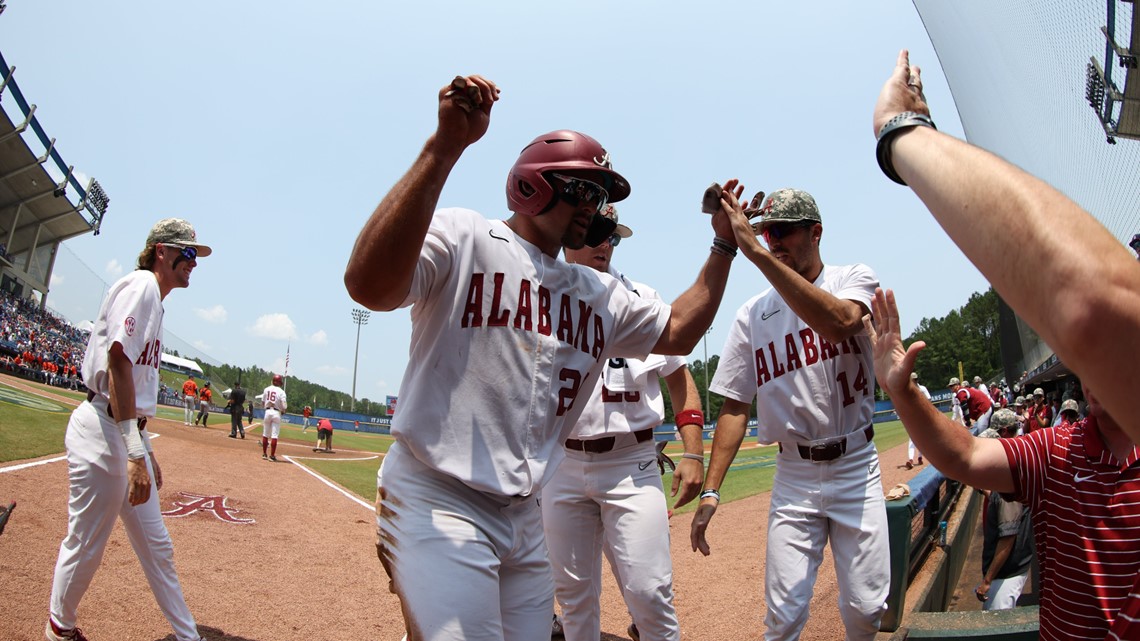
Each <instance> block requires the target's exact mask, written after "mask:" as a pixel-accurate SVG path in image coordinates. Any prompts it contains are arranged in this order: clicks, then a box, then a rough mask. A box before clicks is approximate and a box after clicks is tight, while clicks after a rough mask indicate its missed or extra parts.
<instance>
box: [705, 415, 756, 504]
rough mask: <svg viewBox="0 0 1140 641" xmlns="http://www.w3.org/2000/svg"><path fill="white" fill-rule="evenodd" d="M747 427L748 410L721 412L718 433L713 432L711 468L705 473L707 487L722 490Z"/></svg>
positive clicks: (717, 426) (710, 457) (717, 424)
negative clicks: (742, 411)
mask: <svg viewBox="0 0 1140 641" xmlns="http://www.w3.org/2000/svg"><path fill="white" fill-rule="evenodd" d="M745 407H748V406H745ZM747 426H748V414H747V409H746V410H745V413H738V412H737V411H735V410H733V411H732V412H731V413H729V412H724V411H722V412H721V414H720V418H718V419H717V423H716V431H715V432H713V442H712V454H711V455H710V456H709V468H708V471H707V472H706V473H705V487H707V488H711V489H720V486H721V484H722V483H724V477H725V476H726V475H727V474H728V467H729V466H730V465H732V461H733V459H735V458H736V453H737V452H738V451H740V444H741V443H742V442H744V432H745V429H746V428H747Z"/></svg>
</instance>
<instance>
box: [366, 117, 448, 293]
mask: <svg viewBox="0 0 1140 641" xmlns="http://www.w3.org/2000/svg"><path fill="white" fill-rule="evenodd" d="M462 152H463V149H462V148H457V147H456V146H455V145H445V144H437V138H436V137H435V136H432V138H431V139H429V140H428V142H427V144H426V145H424V148H423V150H422V151H421V152H420V155H419V157H418V158H416V160H415V162H414V163H413V164H412V167H411V169H409V170H408V172H407V173H406V174H404V176H403V177H402V178H401V179H400V181H399V182H397V183H396V185H395V186H393V187H392V189H391V190H390V191H389V192H388V194H387V195H386V196H384V199H383V200H382V201H380V204H379V205H378V206H377V207H376V210H375V211H374V212H373V213H372V216H371V217H369V219H368V221H367V222H366V223H365V224H364V228H363V229H362V230H361V232H360V235H359V236H357V238H356V244H355V245H354V246H353V249H352V254H351V256H350V257H349V260H348V267H347V268H346V269H345V273H344V284H345V287H347V289H348V293H349V296H351V297H352V299H353V300H355V301H356V302H358V303H360V304H361V305H364V306H365V307H367V308H369V309H374V310H391V309H395V308H396V307H398V306H399V305H400V303H402V302H403V301H404V298H405V297H406V296H407V294H408V290H409V288H410V287H411V283H412V277H413V276H414V275H415V269H416V261H417V259H418V258H419V255H420V249H421V248H422V247H423V243H424V238H425V237H426V236H427V230H428V226H429V225H430V224H431V218H432V214H433V213H434V211H435V208H436V205H437V203H438V202H439V195H440V193H442V191H443V186H444V184H445V183H446V181H447V177H448V175H449V174H450V173H451V169H452V168H453V167H454V166H455V163H456V162H457V161H458V160H459V157H460V156H461V155H462Z"/></svg>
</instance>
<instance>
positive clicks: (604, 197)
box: [551, 174, 616, 244]
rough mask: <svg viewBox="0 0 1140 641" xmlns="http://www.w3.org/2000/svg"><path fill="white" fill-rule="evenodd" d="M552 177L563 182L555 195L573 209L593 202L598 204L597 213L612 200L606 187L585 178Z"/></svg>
mask: <svg viewBox="0 0 1140 641" xmlns="http://www.w3.org/2000/svg"><path fill="white" fill-rule="evenodd" d="M551 175H552V176H554V177H555V178H557V179H558V180H561V181H562V182H563V185H562V187H561V188H560V189H556V190H555V193H556V194H557V195H558V197H559V198H560V199H562V201H563V202H566V203H568V204H569V205H570V206H572V207H577V206H579V205H581V204H582V203H589V202H593V203H596V211H602V210H603V209H605V207H606V203H607V202H608V201H609V199H610V194H609V192H608V191H606V188H605V187H602V186H601V185H599V184H598V183H596V182H593V181H589V180H585V179H583V178H574V177H573V176H565V175H563V174H551ZM615 244H616V243H615Z"/></svg>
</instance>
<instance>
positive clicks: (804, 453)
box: [780, 425, 875, 462]
mask: <svg viewBox="0 0 1140 641" xmlns="http://www.w3.org/2000/svg"><path fill="white" fill-rule="evenodd" d="M863 433H864V434H866V435H867V442H868V443H870V442H871V439H873V438H875V426H874V425H868V426H867V427H865V428H863ZM796 448H797V449H798V450H799V452H800V458H802V459H805V460H808V461H817V462H820V461H834V460H835V459H837V458H839V457H840V456H843V455H844V454H846V453H847V437H844V438H841V439H838V440H835V441H832V442H830V443H820V444H818V445H800V444H798V443H797V444H796ZM780 451H781V452H783V451H784V446H783V445H780Z"/></svg>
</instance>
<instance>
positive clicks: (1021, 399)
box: [1013, 396, 1025, 406]
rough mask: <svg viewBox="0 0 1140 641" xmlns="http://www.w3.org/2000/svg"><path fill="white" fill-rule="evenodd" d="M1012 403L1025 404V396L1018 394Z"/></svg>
mask: <svg viewBox="0 0 1140 641" xmlns="http://www.w3.org/2000/svg"><path fill="white" fill-rule="evenodd" d="M1013 404H1014V405H1022V406H1024V405H1025V397H1024V396H1018V397H1017V398H1015V399H1013Z"/></svg>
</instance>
